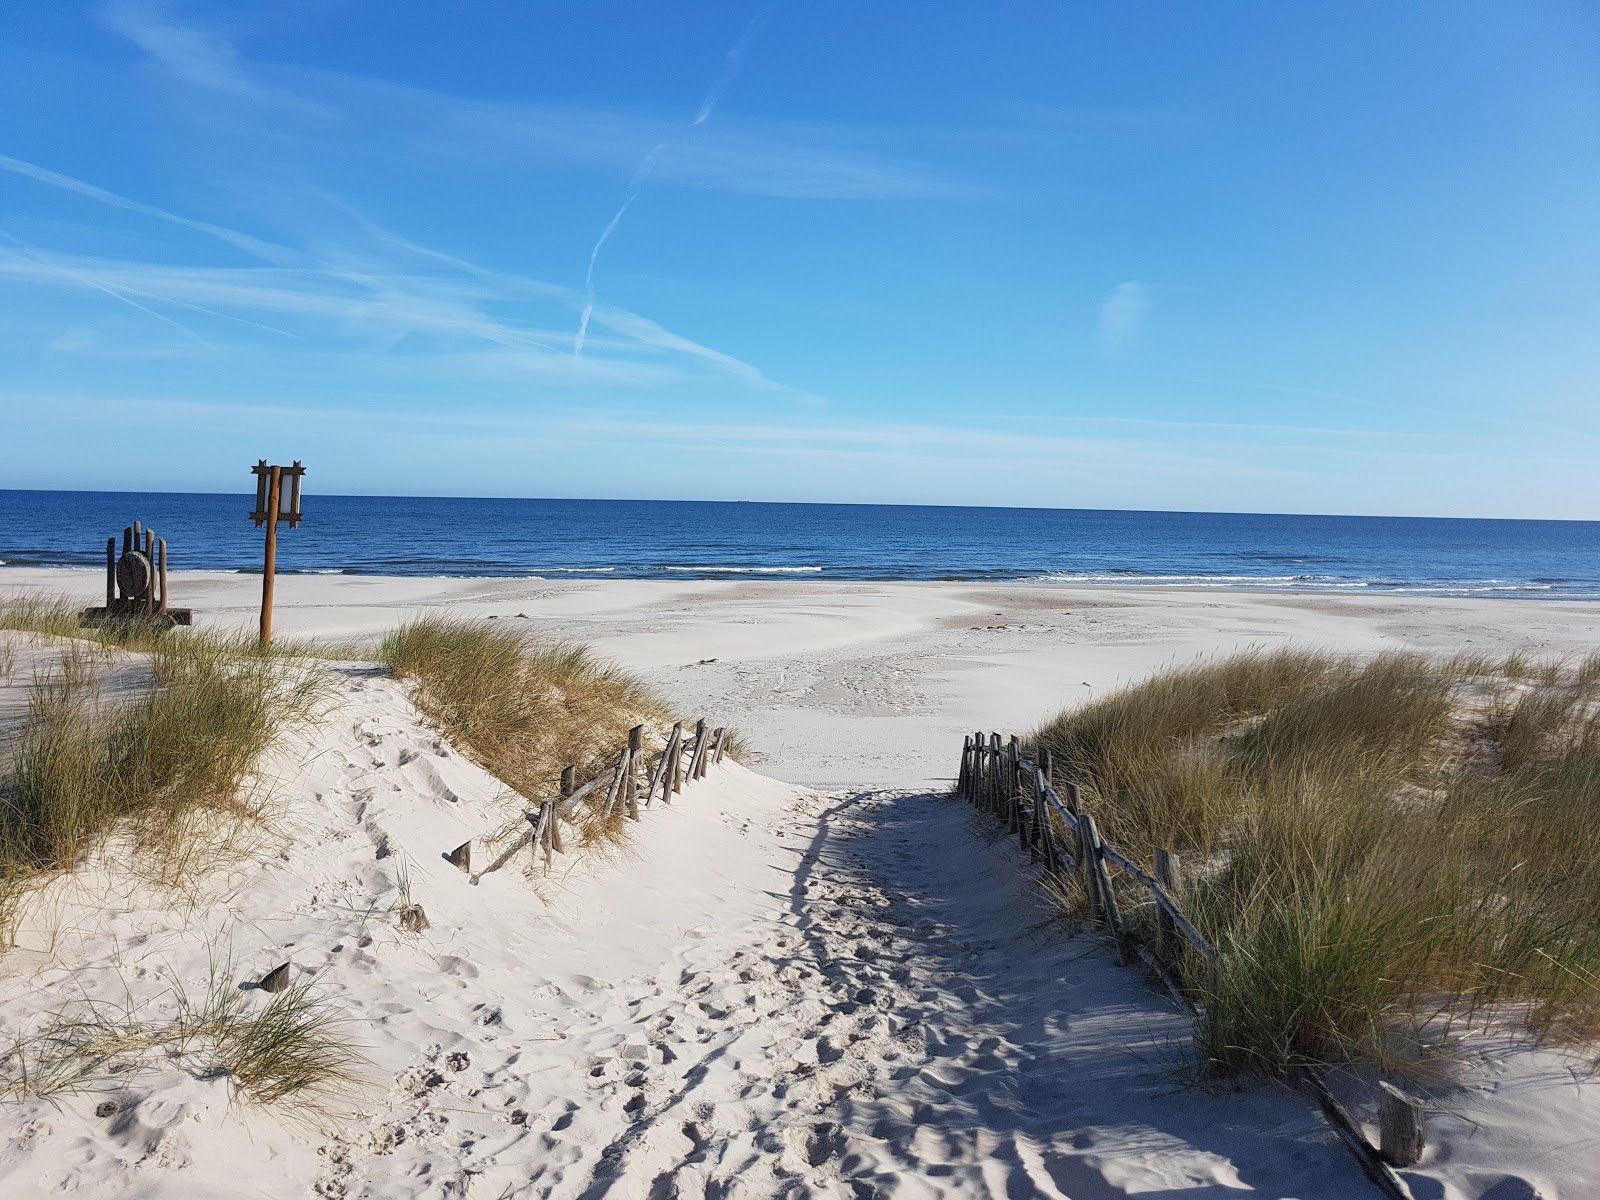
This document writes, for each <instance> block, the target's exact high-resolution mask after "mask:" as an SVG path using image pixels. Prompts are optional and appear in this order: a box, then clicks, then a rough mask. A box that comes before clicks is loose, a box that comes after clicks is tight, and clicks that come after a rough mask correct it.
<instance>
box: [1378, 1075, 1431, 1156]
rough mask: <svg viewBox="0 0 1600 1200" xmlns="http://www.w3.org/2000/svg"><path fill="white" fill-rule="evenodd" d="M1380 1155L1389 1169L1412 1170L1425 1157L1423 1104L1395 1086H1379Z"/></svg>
mask: <svg viewBox="0 0 1600 1200" xmlns="http://www.w3.org/2000/svg"><path fill="white" fill-rule="evenodd" d="M1378 1086H1379V1088H1381V1089H1382V1092H1383V1095H1382V1097H1381V1098H1380V1100H1379V1102H1378V1129H1379V1134H1378V1138H1379V1140H1378V1152H1379V1153H1380V1154H1382V1155H1383V1161H1384V1162H1386V1163H1388V1164H1389V1165H1390V1166H1395V1167H1411V1166H1415V1165H1416V1163H1417V1160H1418V1159H1420V1158H1421V1157H1422V1145H1423V1138H1422V1101H1420V1100H1414V1099H1412V1098H1411V1097H1410V1096H1408V1095H1406V1094H1405V1093H1404V1092H1402V1091H1401V1090H1400V1089H1399V1088H1397V1087H1395V1086H1394V1084H1392V1083H1380V1084H1379V1085H1378Z"/></svg>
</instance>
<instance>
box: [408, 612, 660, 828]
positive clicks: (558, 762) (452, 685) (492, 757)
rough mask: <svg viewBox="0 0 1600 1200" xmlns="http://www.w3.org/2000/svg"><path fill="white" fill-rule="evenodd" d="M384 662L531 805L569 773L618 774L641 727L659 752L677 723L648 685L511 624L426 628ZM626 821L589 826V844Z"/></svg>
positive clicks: (456, 738) (441, 724)
mask: <svg viewBox="0 0 1600 1200" xmlns="http://www.w3.org/2000/svg"><path fill="white" fill-rule="evenodd" d="M379 657H380V658H381V660H382V661H384V662H386V663H387V664H388V665H389V666H390V667H391V668H393V670H394V672H395V674H396V675H398V676H400V677H401V678H403V679H407V680H410V681H412V683H413V684H414V686H415V699H416V703H417V706H418V708H420V709H421V710H422V712H423V714H424V715H425V716H426V717H427V718H428V719H429V720H430V721H432V722H433V723H434V725H435V726H436V727H437V728H438V729H439V730H440V732H441V733H443V734H444V735H445V736H446V737H448V738H449V739H450V741H451V742H452V743H453V744H455V745H456V746H457V747H459V748H461V749H462V750H464V751H465V752H466V753H468V754H469V755H471V757H472V758H473V759H474V760H475V761H476V762H477V763H478V764H479V765H480V766H482V767H483V768H484V769H485V770H487V771H489V773H490V774H492V775H494V776H495V777H496V778H498V779H500V780H502V781H504V782H505V783H506V785H507V786H509V787H511V788H513V789H515V791H516V792H518V793H519V794H520V795H522V796H523V797H525V798H526V799H528V800H533V801H537V800H543V799H548V798H551V797H553V796H555V795H557V794H558V788H559V785H560V781H561V772H562V769H563V768H565V767H567V766H575V767H576V768H577V773H578V778H579V780H580V781H583V780H587V779H590V778H592V777H593V776H595V775H597V774H599V773H600V772H601V771H603V770H605V769H606V768H608V767H610V766H612V765H614V764H615V756H616V755H617V753H618V751H619V750H620V749H621V747H622V746H623V745H625V744H626V742H627V738H628V731H629V729H631V728H632V727H633V726H635V725H640V724H643V725H646V726H649V727H650V728H651V732H652V734H653V736H655V737H656V739H657V741H658V743H659V741H660V739H661V733H662V731H663V729H664V728H665V727H670V725H671V724H672V722H673V720H674V719H675V718H674V716H673V715H672V711H671V709H670V708H669V706H668V705H667V704H666V702H665V701H664V700H662V699H661V698H660V697H658V696H657V695H655V693H654V692H652V691H651V690H650V689H649V687H647V686H646V685H645V684H644V683H643V682H641V681H640V680H638V679H637V678H635V677H634V676H632V675H630V674H628V673H627V672H626V671H623V670H622V669H620V668H619V667H616V666H615V665H613V664H610V663H607V662H604V661H602V660H601V659H599V658H596V657H595V656H594V655H593V654H592V653H591V652H590V651H589V650H587V649H586V648H584V647H582V646H571V645H559V644H550V643H543V642H539V641H536V640H534V639H532V638H530V637H529V636H527V635H526V634H524V633H522V632H521V631H519V630H517V629H511V628H506V627H505V626H504V625H503V624H498V623H491V622H488V621H481V620H480V621H473V620H455V619H450V618H444V617H425V618H421V619H419V620H416V621H412V622H410V623H409V624H407V625H404V626H402V627H401V628H399V629H397V630H395V631H394V632H393V633H391V634H390V635H389V636H388V637H387V638H385V639H384V642H383V644H382V646H381V648H380V650H379ZM619 821H620V816H619V815H617V814H613V818H612V820H611V822H610V823H608V824H605V825H604V826H602V825H601V824H599V823H597V822H595V821H591V820H586V819H580V820H579V821H578V825H579V832H580V838H581V839H583V840H594V841H606V840H610V839H613V838H615V836H617V834H618V831H619V826H618V822H619Z"/></svg>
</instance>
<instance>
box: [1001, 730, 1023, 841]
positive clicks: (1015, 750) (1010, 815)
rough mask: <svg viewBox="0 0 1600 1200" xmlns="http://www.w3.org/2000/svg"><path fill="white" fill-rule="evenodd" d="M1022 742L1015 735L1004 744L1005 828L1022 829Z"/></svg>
mask: <svg viewBox="0 0 1600 1200" xmlns="http://www.w3.org/2000/svg"><path fill="white" fill-rule="evenodd" d="M1021 779H1022V742H1021V741H1020V740H1019V739H1018V737H1017V735H1016V734H1014V733H1013V734H1012V735H1011V740H1010V741H1008V742H1007V743H1006V774H1005V781H1006V826H1007V828H1010V827H1012V826H1015V827H1016V828H1017V829H1018V830H1019V831H1020V830H1021V828H1022V788H1021V787H1020V786H1019V785H1020V783H1021Z"/></svg>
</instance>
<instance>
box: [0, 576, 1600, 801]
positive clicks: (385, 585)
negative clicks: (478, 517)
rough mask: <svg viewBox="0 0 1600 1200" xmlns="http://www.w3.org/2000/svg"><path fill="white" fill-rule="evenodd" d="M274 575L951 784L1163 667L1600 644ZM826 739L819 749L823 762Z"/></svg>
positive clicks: (229, 607) (349, 618)
mask: <svg viewBox="0 0 1600 1200" xmlns="http://www.w3.org/2000/svg"><path fill="white" fill-rule="evenodd" d="M259 581H260V576H259V575H243V574H237V573H233V572H195V571H178V572H174V573H173V575H172V589H173V602H174V603H175V604H178V605H182V606H184V607H190V608H193V609H194V610H195V621H196V625H197V626H198V627H200V628H202V629H213V630H219V631H231V632H237V633H249V632H251V631H253V630H254V628H255V622H256V615H257V611H258V606H259V603H260V582H259ZM796 583H797V581H796V580H794V579H781V580H780V579H771V578H765V579H762V578H754V579H752V578H744V579H718V580H692V579H654V580H636V579H563V580H525V579H440V578H436V577H426V576H376V575H321V574H317V575H313V574H301V575H284V576H282V577H280V578H279V580H278V585H277V597H276V607H275V616H274V624H275V628H276V631H277V634H278V636H279V638H281V639H285V640H287V639H321V640H326V641H332V642H352V641H361V640H364V639H371V638H374V637H376V636H379V635H381V634H383V633H384V632H386V631H388V630H390V629H392V628H394V627H395V626H397V625H399V624H401V623H402V622H403V621H405V620H408V619H410V618H413V617H416V616H420V615H437V614H441V613H443V614H449V615H453V616H463V617H473V616H480V617H493V618H495V619H497V620H509V621H515V622H516V623H517V624H519V625H522V624H524V623H525V624H526V628H527V629H528V630H529V632H530V633H533V634H535V635H537V636H541V637H546V638H550V639H553V640H559V641H563V642H577V643H584V644H587V645H589V646H592V647H593V648H594V649H595V650H596V651H597V652H598V653H600V654H603V655H604V656H606V657H608V658H611V659H614V660H615V661H617V662H618V663H620V664H622V665H623V666H625V667H627V668H628V669H630V670H633V671H635V672H637V673H639V674H640V675H642V676H643V677H644V678H646V679H647V680H648V681H649V682H651V683H653V684H655V685H657V686H659V687H660V688H661V689H662V691H663V692H664V693H665V694H666V695H668V696H670V697H672V698H673V699H674V700H675V701H676V702H678V703H680V704H682V705H683V706H684V707H685V710H686V711H688V710H691V709H692V710H695V711H699V712H703V713H704V714H705V715H706V716H707V718H708V719H709V720H711V721H712V723H714V724H729V725H733V726H737V727H738V728H740V729H741V730H742V731H743V732H744V733H745V734H746V736H747V737H748V738H749V739H750V741H751V744H752V746H753V747H754V749H755V751H756V753H755V754H754V755H753V756H752V759H751V765H752V766H754V767H756V768H757V769H759V770H761V771H763V772H764V773H767V774H771V775H774V776H776V777H778V778H780V779H784V780H787V781H789V782H791V783H801V784H806V785H809V786H817V787H827V786H862V785H874V786H886V787H929V786H936V787H943V786H945V785H946V784H947V783H948V782H949V779H950V778H951V776H952V775H953V774H954V771H955V763H956V759H957V753H958V750H959V747H960V745H961V738H962V736H963V734H965V733H970V732H972V731H973V730H975V729H980V728H982V729H1002V730H1006V731H1008V732H1012V731H1014V732H1017V733H1025V732H1027V731H1028V730H1031V729H1032V728H1034V727H1036V726H1037V725H1039V724H1040V723H1042V722H1043V721H1045V720H1047V719H1048V718H1049V717H1051V716H1052V715H1054V714H1055V713H1056V712H1059V711H1060V710H1061V709H1063V708H1070V707H1074V706H1076V705H1078V704H1081V703H1083V702H1085V701H1087V700H1090V699H1092V698H1094V697H1095V696H1098V695H1103V694H1104V693H1105V692H1106V691H1108V690H1110V689H1113V688H1115V687H1118V686H1121V685H1123V684H1127V683H1131V682H1135V681H1137V680H1139V679H1142V678H1144V677H1145V676H1147V675H1149V674H1150V673H1151V672H1152V671H1154V670H1156V669H1158V668H1160V667H1162V666H1163V665H1167V664H1172V663H1180V662H1186V661H1193V660H1195V659H1197V658H1201V657H1205V656H1208V655H1220V654H1228V653H1233V652H1236V651H1240V650H1244V649H1247V648H1250V647H1252V646H1259V647H1272V646H1280V645H1285V644H1290V643H1294V644H1301V645H1306V646H1309V647H1317V648H1321V649H1326V650H1335V651H1344V652H1349V653H1355V654H1371V653H1377V652H1381V651H1385V650H1417V651H1423V652H1428V653H1446V654H1447V653H1454V652H1458V651H1473V652H1480V653H1488V654H1492V655H1504V654H1508V653H1510V652H1511V651H1513V650H1519V651H1522V652H1524V653H1526V654H1529V655H1532V656H1534V657H1546V656H1553V655H1554V656H1559V655H1573V656H1576V655H1581V654H1586V653H1589V652H1591V651H1593V650H1594V649H1596V648H1597V646H1600V636H1597V632H1596V628H1597V625H1600V622H1597V620H1596V617H1597V615H1600V610H1597V609H1596V608H1595V606H1594V604H1593V602H1590V601H1581V600H1562V599H1539V600H1537V601H1533V600H1530V601H1528V602H1527V603H1522V604H1518V603H1516V602H1515V601H1514V599H1512V598H1509V597H1503V596H1497V597H1483V596H1476V597H1460V596H1443V597H1441V596H1417V595H1392V594H1390V595H1375V594H1351V593H1333V594H1329V593H1311V592H1290V591H1266V590H1243V589H1227V590H1224V589H1220V588H1215V589H1213V588H1177V587H1153V586H1143V587H1120V588H1119V587H1111V586H1095V587H1071V586H1068V585H1064V584H1028V583H1021V582H1011V581H1007V582H984V583H943V582H932V581H904V582H865V581H848V582H847V581H837V580H821V579H814V578H813V579H807V580H805V581H803V586H795V585H796ZM28 592H35V593H37V592H45V593H56V594H67V595H69V596H71V597H73V598H74V599H79V600H82V602H83V603H84V604H85V605H88V604H92V603H97V602H98V597H99V596H100V595H101V577H100V576H99V574H98V573H96V572H90V571H82V570H65V569H59V568H0V598H4V597H5V596H7V595H15V594H25V593H28ZM817 747H826V750H825V751H823V752H820V753H819V752H818V750H817Z"/></svg>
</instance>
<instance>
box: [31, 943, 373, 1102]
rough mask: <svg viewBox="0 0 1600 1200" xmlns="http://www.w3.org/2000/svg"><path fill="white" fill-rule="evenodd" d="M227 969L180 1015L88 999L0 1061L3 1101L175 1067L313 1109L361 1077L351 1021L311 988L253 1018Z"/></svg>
mask: <svg viewBox="0 0 1600 1200" xmlns="http://www.w3.org/2000/svg"><path fill="white" fill-rule="evenodd" d="M230 976H231V972H230V971H229V970H228V969H227V968H226V967H224V968H223V969H222V970H221V971H220V972H214V973H213V976H212V979H211V982H210V984H209V985H208V987H207V989H206V992H205V994H204V996H203V998H202V999H201V1001H200V1002H199V1003H198V1004H195V1003H193V1002H192V1000H191V999H190V997H189V996H188V995H187V994H186V993H185V992H183V991H182V990H181V989H178V990H177V991H176V997H175V998H176V1010H177V1012H176V1015H175V1016H174V1017H173V1018H172V1019H170V1020H165V1021H152V1020H148V1019H142V1018H141V1017H140V1016H139V1015H138V1013H139V1011H140V1010H139V1008H138V1007H136V1006H135V1005H133V1004H132V1003H131V1002H130V1003H129V1005H128V1006H127V1007H126V1008H124V1009H113V1008H111V1007H109V1006H107V1005H104V1004H96V1003H92V1002H88V1001H85V1002H83V1003H81V1004H79V1005H78V1006H76V1007H75V1008H74V1009H72V1010H69V1011H66V1012H63V1013H62V1014H60V1015H58V1016H57V1017H56V1018H55V1019H54V1020H53V1021H51V1022H50V1023H49V1024H48V1025H47V1026H46V1027H45V1028H44V1029H42V1030H41V1031H39V1032H38V1033H36V1034H34V1035H33V1036H32V1037H29V1038H27V1039H24V1040H20V1041H18V1042H17V1043H15V1044H14V1045H13V1046H11V1047H10V1048H9V1049H8V1050H7V1051H6V1052H5V1053H4V1054H0V1094H9V1095H13V1096H23V1095H27V1096H51V1095H58V1094H61V1093H64V1092H75V1091H85V1090H96V1089H99V1088H102V1087H105V1086H108V1085H112V1084H116V1085H125V1084H126V1082H127V1081H128V1080H129V1079H130V1078H133V1077H136V1076H137V1075H139V1074H142V1073H145V1072H148V1071H154V1070H158V1069H166V1068H171V1067H173V1066H177V1067H179V1068H181V1069H183V1070H187V1071H189V1072H190V1073H191V1074H193V1075H195V1076H197V1077H200V1078H215V1077H217V1076H219V1075H225V1076H227V1077H228V1078H229V1080H230V1081H231V1082H232V1083H233V1085H234V1087H235V1088H236V1089H237V1090H238V1091H239V1093H240V1094H242V1095H243V1096H245V1097H247V1098H249V1099H251V1100H253V1101H255V1102H256V1103H259V1104H278V1105H281V1104H283V1103H285V1102H288V1101H291V1100H292V1101H294V1102H295V1103H296V1104H297V1105H298V1106H300V1107H302V1108H307V1109H311V1110H315V1109H317V1108H318V1107H319V1106H320V1105H321V1104H323V1103H324V1102H325V1101H327V1100H329V1099H331V1098H332V1097H333V1096H334V1095H336V1094H337V1093H338V1092H340V1091H341V1090H343V1089H345V1088H347V1087H349V1086H350V1085H353V1084H354V1083H356V1082H357V1080H358V1078H359V1071H360V1067H361V1065H362V1060H361V1058H360V1056H359V1055H358V1054H357V1053H356V1052H355V1051H354V1050H353V1049H352V1048H351V1046H350V1042H349V1037H348V1030H347V1029H346V1028H345V1025H346V1022H345V1021H344V1019H343V1018H342V1017H341V1016H340V1015H339V1014H338V1013H337V1011H336V1010H335V1009H333V1008H332V1007H331V1006H330V1005H329V1004H328V1003H327V1002H326V1001H325V1000H324V999H321V998H319V997H318V996H317V995H315V994H314V992H313V991H312V990H311V988H310V987H309V985H306V984H297V985H295V986H293V987H290V988H289V989H287V990H286V991H283V992H280V993H278V994H277V995H275V996H274V997H273V998H272V1000H271V1001H270V1002H269V1003H267V1004H266V1006H265V1007H264V1008H263V1009H262V1010H261V1011H260V1012H259V1013H255V1014H252V1013H251V1011H250V1010H251V1008H252V1003H251V1000H250V995H249V993H246V992H242V991H240V990H238V988H237V987H235V986H234V985H233V983H232V981H231V978H230Z"/></svg>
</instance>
